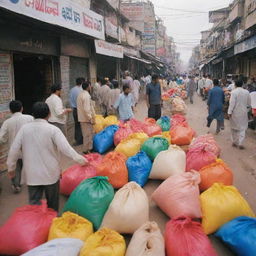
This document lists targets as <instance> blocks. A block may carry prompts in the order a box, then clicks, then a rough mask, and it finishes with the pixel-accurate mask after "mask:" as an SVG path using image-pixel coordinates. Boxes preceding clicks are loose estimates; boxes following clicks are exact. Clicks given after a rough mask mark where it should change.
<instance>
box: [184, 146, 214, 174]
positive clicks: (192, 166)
mask: <svg viewBox="0 0 256 256" xmlns="http://www.w3.org/2000/svg"><path fill="white" fill-rule="evenodd" d="M215 162H216V156H215V155H214V154H213V153H212V152H209V151H206V150H205V147H204V146H202V147H200V148H194V149H191V150H189V151H188V153H187V164H186V170H187V171H191V170H196V171H199V170H200V169H202V168H203V167H205V166H207V165H209V164H212V163H215Z"/></svg>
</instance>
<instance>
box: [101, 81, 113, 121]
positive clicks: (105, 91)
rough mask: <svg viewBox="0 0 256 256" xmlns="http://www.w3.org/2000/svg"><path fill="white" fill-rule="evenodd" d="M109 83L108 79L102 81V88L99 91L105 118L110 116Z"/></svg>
mask: <svg viewBox="0 0 256 256" xmlns="http://www.w3.org/2000/svg"><path fill="white" fill-rule="evenodd" d="M108 82H109V81H108V79H106V78H104V79H103V81H102V86H101V87H100V89H99V99H100V105H101V113H102V115H103V116H104V117H106V116H107V115H108V104H109V93H110V90H111V89H110V88H109V86H108Z"/></svg>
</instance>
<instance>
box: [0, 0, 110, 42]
mask: <svg viewBox="0 0 256 256" xmlns="http://www.w3.org/2000/svg"><path fill="white" fill-rule="evenodd" d="M0 7H3V8H6V9H8V10H10V11H13V12H16V13H19V14H23V15H26V16H28V17H31V18H34V19H37V20H41V21H44V22H47V23H50V24H53V25H58V26H61V27H64V28H68V29H70V30H74V31H77V32H79V33H83V34H87V35H90V36H93V37H95V38H99V39H105V33H104V21H103V17H102V16H101V15H99V14H97V13H95V12H93V11H91V10H89V9H86V8H84V7H83V6H81V5H79V4H76V3H75V2H74V1H71V0H15V1H14V0H0Z"/></svg>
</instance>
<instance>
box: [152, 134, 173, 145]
mask: <svg viewBox="0 0 256 256" xmlns="http://www.w3.org/2000/svg"><path fill="white" fill-rule="evenodd" d="M154 137H160V138H165V139H167V140H168V142H169V144H171V134H170V132H169V131H167V132H162V134H161V135H155V136H154Z"/></svg>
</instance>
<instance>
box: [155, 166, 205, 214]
mask: <svg viewBox="0 0 256 256" xmlns="http://www.w3.org/2000/svg"><path fill="white" fill-rule="evenodd" d="M199 183H200V175H199V173H198V172H196V171H192V172H185V173H182V174H177V175H173V176H171V177H169V178H168V179H167V180H165V181H164V182H163V183H162V184H161V185H160V186H159V187H158V188H157V189H156V190H155V192H154V193H153V194H152V199H153V201H155V203H156V204H157V206H158V207H159V208H160V209H161V210H162V211H163V212H164V213H165V214H167V215H168V216H169V217H171V218H176V217H179V216H187V217H191V218H201V216H202V213H201V207H200V200H199V187H198V184H199Z"/></svg>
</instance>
